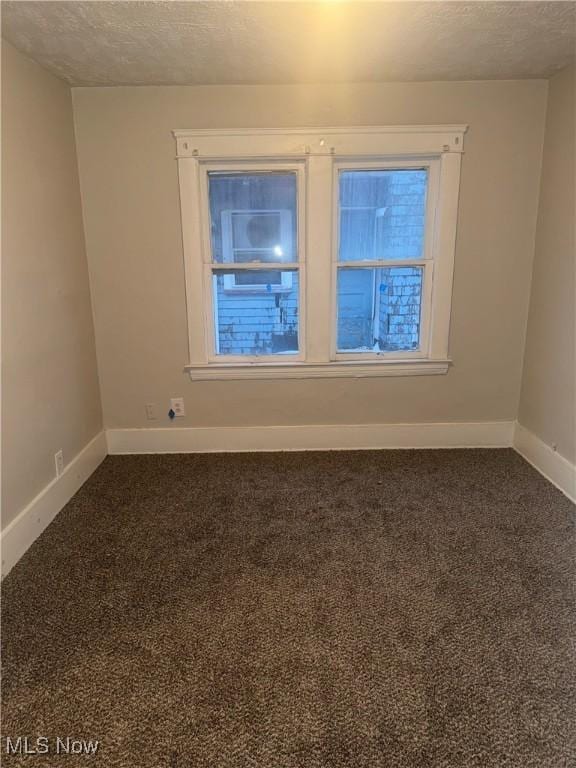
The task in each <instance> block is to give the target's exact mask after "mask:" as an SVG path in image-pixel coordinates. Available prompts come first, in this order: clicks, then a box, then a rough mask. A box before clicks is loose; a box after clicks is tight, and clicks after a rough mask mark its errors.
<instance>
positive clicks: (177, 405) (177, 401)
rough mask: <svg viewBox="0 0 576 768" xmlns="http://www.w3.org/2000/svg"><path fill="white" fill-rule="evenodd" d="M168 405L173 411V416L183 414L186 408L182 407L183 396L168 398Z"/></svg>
mask: <svg viewBox="0 0 576 768" xmlns="http://www.w3.org/2000/svg"><path fill="white" fill-rule="evenodd" d="M170 407H171V408H172V410H173V411H174V415H175V416H185V415H186V410H185V409H184V398H183V397H173V398H172V399H171V400H170Z"/></svg>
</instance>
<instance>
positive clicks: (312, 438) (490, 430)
mask: <svg viewBox="0 0 576 768" xmlns="http://www.w3.org/2000/svg"><path fill="white" fill-rule="evenodd" d="M513 433H514V422H513V421H494V422H469V423H462V422H456V423H445V424H443V423H432V424H353V425H352V424H343V425H337V424H321V425H305V426H304V425H303V426H293V427H288V426H275V427H180V428H178V427H175V428H173V429H170V428H162V429H109V430H107V432H106V438H107V440H108V452H109V453H111V454H125V453H220V452H244V451H263V452H266V451H314V450H317V451H330V450H332V451H338V450H341V451H344V450H363V449H366V450H367V449H377V448H480V447H483V448H503V447H510V446H511V445H512V436H513Z"/></svg>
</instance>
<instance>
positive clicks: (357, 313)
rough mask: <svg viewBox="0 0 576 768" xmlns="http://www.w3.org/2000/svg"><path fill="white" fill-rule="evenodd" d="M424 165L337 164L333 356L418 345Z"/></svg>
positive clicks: (429, 199)
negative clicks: (335, 333) (335, 354)
mask: <svg viewBox="0 0 576 768" xmlns="http://www.w3.org/2000/svg"><path fill="white" fill-rule="evenodd" d="M431 167H432V166H424V167H421V168H418V167H412V164H411V163H405V164H404V165H403V166H402V167H397V168H394V167H385V166H384V165H383V164H382V163H380V164H376V165H374V166H368V167H367V166H365V165H363V166H356V165H352V164H346V165H341V166H336V172H337V179H336V186H337V189H338V217H339V218H338V254H337V263H336V270H337V280H336V285H337V289H336V301H337V326H336V328H337V335H336V352H337V353H338V355H339V356H342V355H346V356H347V357H348V358H350V357H351V356H357V355H359V354H362V355H364V356H368V357H370V356H371V355H372V354H374V353H376V354H378V353H395V352H396V353H397V352H417V351H420V350H421V344H422V342H424V341H425V339H424V333H423V330H424V329H423V327H422V321H423V319H424V318H423V315H422V309H423V303H426V302H423V300H422V299H423V296H422V294H423V291H424V287H425V285H427V284H428V283H429V282H430V281H429V280H427V276H426V271H427V270H428V269H431V266H432V260H431V258H430V255H431V254H430V248H428V243H427V230H428V235H430V234H431V232H430V230H431V229H432V228H431V227H430V228H428V227H427V226H426V218H427V208H428V207H429V208H430V216H432V215H433V209H434V207H435V198H434V190H432V189H430V187H431V186H432V179H431V173H430V168H431Z"/></svg>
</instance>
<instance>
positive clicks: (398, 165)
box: [331, 157, 442, 361]
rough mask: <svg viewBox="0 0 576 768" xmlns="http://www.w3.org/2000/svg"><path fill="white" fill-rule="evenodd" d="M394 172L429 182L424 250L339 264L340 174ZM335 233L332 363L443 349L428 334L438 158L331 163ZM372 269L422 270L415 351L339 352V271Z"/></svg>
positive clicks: (419, 356)
mask: <svg viewBox="0 0 576 768" xmlns="http://www.w3.org/2000/svg"><path fill="white" fill-rule="evenodd" d="M386 170H389V171H397V170H426V171H427V173H428V183H427V186H426V208H425V217H424V218H425V226H424V248H423V253H422V257H421V258H418V259H377V260H374V261H368V260H361V259H360V260H358V261H339V246H340V242H339V241H340V200H339V193H340V183H339V176H340V172H341V171H386ZM333 191H334V203H333V210H334V213H335V215H334V230H333V233H332V243H333V248H332V281H331V284H332V289H331V296H332V323H331V326H332V340H331V360H349V361H351V360H422V359H427V358H429V357H430V356H431V354H434V353H436V352H438V353H439V354H441V353H442V350H441V349H440V350H436V349H433V348H432V339H431V334H430V315H431V311H432V300H433V296H432V289H433V282H434V264H435V261H436V260H437V258H438V257H437V253H436V243H435V212H436V210H437V207H438V194H439V191H440V159H439V158H433V157H432V158H419V159H415V158H396V159H394V160H382V161H378V162H363V161H361V160H357V161H344V162H335V163H334V182H333ZM369 267H374V268H376V269H379V268H387V267H422V269H423V280H422V297H421V303H420V328H419V337H420V338H419V342H420V344H419V347H418V349H407V350H394V351H391V352H373V351H366V352H344V351H342V350H338V343H337V340H338V290H337V288H338V270H339V269H362V268H369Z"/></svg>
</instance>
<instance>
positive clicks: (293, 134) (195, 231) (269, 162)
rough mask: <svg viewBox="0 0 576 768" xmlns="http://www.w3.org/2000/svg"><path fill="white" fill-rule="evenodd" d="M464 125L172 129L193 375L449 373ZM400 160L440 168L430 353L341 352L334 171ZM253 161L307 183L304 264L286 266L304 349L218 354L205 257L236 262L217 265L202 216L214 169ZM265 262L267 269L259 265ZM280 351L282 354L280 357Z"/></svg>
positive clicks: (244, 167) (301, 231) (303, 188)
mask: <svg viewBox="0 0 576 768" xmlns="http://www.w3.org/2000/svg"><path fill="white" fill-rule="evenodd" d="M466 130H467V126H463V125H452V126H381V127H360V128H322V129H309V128H301V129H256V130H175V131H173V135H174V137H175V139H176V147H177V162H178V177H179V187H180V208H181V218H182V240H183V251H184V267H185V284H186V304H187V317H188V339H189V364H188V365H186V366H185V370H186V371H188V372H189V374H190V376H191V378H192V379H193V380H214V379H243V378H248V379H254V378H262V379H271V378H316V377H341V376H350V377H354V378H358V377H364V376H390V375H393V376H396V375H419V374H426V375H428V374H437V373H446V371H447V370H448V367H449V365H450V362H451V361H450V359H449V357H448V333H449V324H450V309H451V294H452V277H453V267H454V248H455V238H456V221H457V211H458V193H459V181H460V163H461V155H462V152H463V138H464V134H465V132H466ZM401 160H403V161H405V162H407V163H414V167H422V166H423V165H425V164H426V162H427V161H430V160H433V161H434V163H435V166H437V168H438V180H437V185H438V188H437V206H436V209H435V219H434V240H433V243H432V244H431V245H432V247H433V250H434V256H435V258H434V259H433V260H432V263H431V264H430V267H427V268H426V269H425V274H426V275H429V279H428V283H429V284H428V285H425V291H430V292H433V294H434V296H433V299H431V300H430V302H429V319H428V322H429V328H430V330H429V333H428V334H427V336H428V345H427V347H426V349H421V350H418V354H417V355H415V354H414V351H412V350H405V351H399V352H391V353H368V356H367V357H366V358H364V357H363V353H338V355H336V353H335V334H336V323H335V317H336V314H335V301H336V295H335V290H334V289H335V285H334V281H335V274H336V269H337V267H335V266H334V261H335V257H334V253H335V251H334V248H335V247H337V244H336V240H335V238H334V227H335V226H337V215H335V210H334V206H333V205H331V201H333V197H334V194H335V191H337V190H335V187H336V185H335V184H334V178H335V177H334V174H335V173H336V172H337V167H343V166H344V165H346V164H348V163H351V164H353V166H354V167H360V166H362V167H364V168H366V167H367V166H369V165H370V164H371V163H374V164H375V165H376V166H377V167H383V166H384V164H386V163H388V164H390V167H393V166H394V164H395V163H396V164H398V163H399V162H400V161H401ZM256 166H258V167H259V168H260V167H262V168H263V167H265V166H268V168H269V170H283V166H284V167H288V168H289V169H290V170H293V169H294V166H296V167H298V169H299V173H301V174H302V181H301V180H300V176H299V177H298V240H299V256H300V260H299V262H298V264H283V265H282V268H289V267H290V266H292V267H295V266H297V267H298V272H299V290H300V295H299V301H300V306H299V353H298V355H289V356H288V355H287V356H286V357H284V356H279V355H267V356H245V355H242V356H229V355H225V356H224V355H215V354H211V350H214V349H215V347H214V346H213V345H212V337H213V328H212V315H211V314H210V313H211V312H212V308H211V305H212V299H211V292H212V290H211V284H210V285H207V284H206V282H207V281H206V274H207V263H206V259H207V258H208V260H209V261H208V268H209V274H210V275H211V274H212V269H213V268H214V269H216V270H218V269H224V270H225V269H226V268H228V269H229V268H230V266H229V265H227V264H222V265H214V264H212V262H211V261H210V258H211V251H210V250H209V249H208V250H207V249H206V236H207V235H208V236H209V232H208V233H207V232H206V229H207V223H208V222H209V220H208V221H207V220H206V217H205V216H203V214H202V212H203V211H206V210H208V208H206V207H204V206H205V204H206V202H207V170H208V169H212V168H214V170H231V169H237V170H238V171H244V172H248V171H250V170H256ZM403 167H406V166H403ZM203 174H204V176H203ZM330 179H331V180H332V181H331V182H330V181H329V180H330ZM429 184H430V178H429ZM328 187H329V188H328ZM202 197H204V200H202ZM327 209H330V210H327ZM322 210H326V215H325V216H320V217H319V218H321V219H322V221H315V220H314V216H313V215H311V213H310V211H316V212H318V211H322ZM336 211H337V209H336ZM428 215H429V212H428V203H427V217H428ZM305 217H306V218H305ZM335 219H336V222H335V221H334V220H335ZM428 231H429V230H428V218H427V232H428ZM208 245H209V243H208ZM307 255H308V258H305V257H306V256H307ZM389 263H391V262H389ZM402 265H403V266H410V265H415V262H414V261H413V260H402ZM258 266H259V268H260V269H262V265H261V264H259V265H258ZM358 266H366V262H359V263H358ZM382 266H386V265H385V264H382ZM253 268H254V267H253ZM327 285H329V286H330V295H329V296H326V295H325V294H326V293H327V291H326V290H325V288H326V286H327ZM307 298H308V300H309V301H308V302H307ZM207 305H210V306H209V307H208V306H207ZM207 309H208V310H209V311H208V312H207ZM279 357H280V358H282V357H284V359H280V360H279ZM288 357H289V360H288V359H287V358H288Z"/></svg>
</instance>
